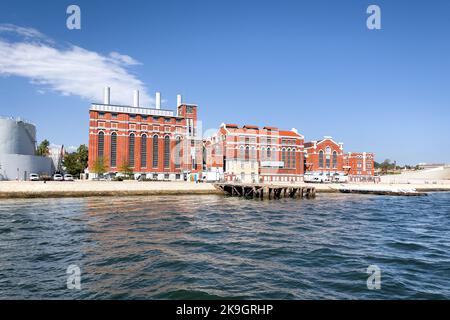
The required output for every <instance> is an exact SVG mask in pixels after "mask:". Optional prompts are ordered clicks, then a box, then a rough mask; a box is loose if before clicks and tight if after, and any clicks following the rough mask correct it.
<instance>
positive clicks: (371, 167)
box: [344, 152, 375, 181]
mask: <svg viewBox="0 0 450 320" xmlns="http://www.w3.org/2000/svg"><path fill="white" fill-rule="evenodd" d="M344 170H345V172H346V173H347V174H348V176H349V179H350V180H351V181H364V180H372V178H373V176H374V175H375V155H374V154H373V153H370V152H348V153H346V154H345V155H344Z"/></svg>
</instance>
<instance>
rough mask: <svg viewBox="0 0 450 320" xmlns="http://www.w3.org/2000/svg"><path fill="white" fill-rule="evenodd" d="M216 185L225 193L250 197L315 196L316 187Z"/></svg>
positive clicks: (297, 197) (308, 197) (299, 197)
mask: <svg viewBox="0 0 450 320" xmlns="http://www.w3.org/2000/svg"><path fill="white" fill-rule="evenodd" d="M214 186H215V187H216V188H217V189H219V190H221V191H223V192H224V193H225V194H227V195H230V196H234V197H244V198H249V199H281V198H293V199H302V198H304V197H305V198H307V199H311V198H315V197H316V188H315V187H311V186H299V185H272V184H244V183H217V184H214Z"/></svg>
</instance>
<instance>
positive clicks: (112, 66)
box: [0, 24, 154, 106]
mask: <svg viewBox="0 0 450 320" xmlns="http://www.w3.org/2000/svg"><path fill="white" fill-rule="evenodd" d="M3 35H6V36H8V37H2V36H3ZM11 35H13V36H16V37H18V38H19V39H11ZM139 64H140V63H139V62H138V61H136V60H135V59H133V58H132V57H130V56H128V55H124V54H120V53H118V52H111V53H109V54H108V55H103V54H100V53H97V52H94V51H89V50H86V49H83V48H81V47H78V46H75V45H70V46H68V47H65V48H60V47H58V46H57V45H56V43H55V42H54V41H53V40H51V39H50V38H48V37H47V36H46V35H44V34H42V33H41V32H40V31H38V30H35V29H33V28H25V27H20V26H16V25H12V24H0V75H3V76H20V77H25V78H28V79H30V81H31V82H32V83H33V84H36V85H37V86H39V88H38V90H39V92H45V91H50V90H51V91H56V92H58V93H60V94H62V95H67V96H79V97H81V98H83V99H86V100H88V101H90V102H101V101H102V92H103V87H105V86H109V87H111V102H112V103H116V104H131V102H132V94H133V90H135V89H138V90H139V91H140V93H141V98H140V101H141V103H142V104H143V105H145V106H149V105H152V104H153V103H154V101H153V99H152V98H151V97H150V96H149V95H148V93H147V91H146V89H145V87H144V84H143V82H142V81H141V80H139V79H138V78H137V77H136V76H135V75H134V74H133V73H132V72H131V71H130V70H129V68H130V67H131V66H135V65H139Z"/></svg>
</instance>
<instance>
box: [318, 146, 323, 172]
mask: <svg viewBox="0 0 450 320" xmlns="http://www.w3.org/2000/svg"><path fill="white" fill-rule="evenodd" d="M319 168H323V151H322V150H320V151H319Z"/></svg>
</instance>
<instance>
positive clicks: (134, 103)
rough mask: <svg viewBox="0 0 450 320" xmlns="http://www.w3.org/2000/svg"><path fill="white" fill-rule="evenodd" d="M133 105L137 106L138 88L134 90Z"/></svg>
mask: <svg viewBox="0 0 450 320" xmlns="http://www.w3.org/2000/svg"><path fill="white" fill-rule="evenodd" d="M133 106H134V107H135V108H139V90H134V100H133Z"/></svg>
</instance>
